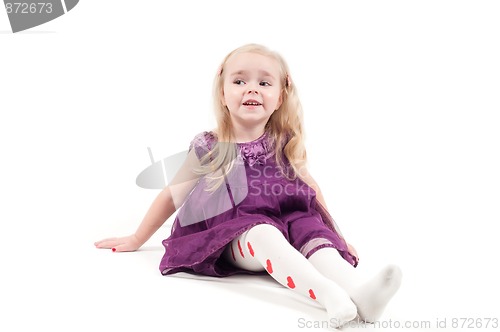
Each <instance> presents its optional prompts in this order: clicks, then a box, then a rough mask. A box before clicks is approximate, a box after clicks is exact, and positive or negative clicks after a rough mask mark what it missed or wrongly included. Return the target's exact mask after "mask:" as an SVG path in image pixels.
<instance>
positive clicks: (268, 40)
mask: <svg viewBox="0 0 500 332" xmlns="http://www.w3.org/2000/svg"><path fill="white" fill-rule="evenodd" d="M141 4H142V5H141V6H138V5H137V3H136V2H131V1H128V2H127V1H118V0H112V1H106V2H89V1H80V3H79V4H78V5H77V6H76V7H75V8H74V9H73V10H72V11H71V12H69V13H68V14H66V15H64V16H63V17H60V18H58V19H56V20H54V21H52V22H49V23H47V24H44V25H42V26H40V27H37V28H34V29H32V30H30V31H26V32H24V33H19V34H12V33H11V32H10V26H9V23H8V20H7V16H6V14H5V12H4V11H3V10H2V9H1V8H0V63H1V66H2V67H1V70H0V147H1V150H0V249H1V250H0V271H1V272H0V304H1V306H0V308H1V309H0V331H11V332H18V331H19V332H20V331H23V332H24V331H38V330H40V331H51V332H59V331H61V332H62V331H85V332H88V331H93V332H108V331H121V332H128V331H169V330H179V329H181V330H186V331H205V330H211V329H212V328H216V330H217V331H256V330H265V331H273V330H274V331H276V330H277V331H295V330H297V331H326V330H328V326H325V324H326V325H328V322H327V321H326V322H325V319H326V318H325V317H326V316H325V313H324V312H323V310H322V309H321V308H319V307H318V306H317V305H316V304H315V303H314V302H313V301H311V300H309V299H303V298H301V297H299V296H296V295H295V294H293V293H292V292H290V291H288V290H287V289H284V288H282V287H281V286H279V285H278V284H277V283H275V282H274V281H273V280H272V279H270V278H269V277H242V276H238V277H230V278H225V279H216V278H202V277H194V276H192V275H188V274H177V275H172V276H167V277H165V276H162V275H161V274H160V273H159V270H158V264H159V262H160V259H161V257H162V255H163V248H162V245H161V240H162V239H164V238H166V237H167V236H168V234H169V223H170V222H171V220H170V221H169V222H168V223H167V224H166V225H165V226H164V227H162V228H161V229H160V231H159V232H158V233H156V234H155V235H154V237H153V238H151V240H150V241H148V243H147V244H146V245H145V246H144V247H143V248H142V249H141V250H140V251H137V252H135V253H126V254H116V253H112V252H110V251H109V250H97V249H95V248H94V247H93V242H94V241H96V240H99V239H101V238H103V237H108V236H119V235H126V234H129V233H130V232H133V231H134V230H135V228H136V227H137V225H138V223H139V222H140V220H141V219H142V217H143V215H144V213H145V212H146V210H147V208H148V206H149V204H150V203H151V202H152V200H153V199H154V197H155V195H156V193H157V191H155V190H146V189H141V188H139V187H137V186H136V185H135V177H136V176H137V174H139V172H141V171H142V170H143V169H144V168H145V167H147V166H148V165H149V164H150V158H149V155H148V152H147V147H151V148H152V151H153V153H154V156H155V158H157V159H159V158H163V157H166V156H169V155H172V154H174V153H177V152H180V151H183V150H185V149H186V148H187V147H188V144H189V142H190V140H191V139H192V137H193V136H194V135H195V134H197V133H198V132H200V131H202V130H206V129H210V128H211V127H212V124H213V122H210V121H213V118H212V114H211V112H210V105H211V95H210V92H211V83H212V78H213V75H214V74H215V72H216V68H217V67H218V65H219V63H220V61H221V60H222V58H223V57H224V56H225V55H226V53H227V52H229V51H230V50H232V49H233V48H235V47H237V46H240V45H242V44H244V43H247V42H258V43H263V44H265V45H267V46H269V47H271V48H273V49H276V50H278V51H280V52H281V53H282V54H283V55H284V57H285V58H286V59H288V62H289V65H290V67H291V71H292V73H293V75H292V76H293V80H294V84H296V85H297V86H298V88H299V92H300V97H301V101H302V103H303V106H304V117H305V128H306V134H307V141H306V145H307V147H308V153H309V159H310V164H311V170H312V172H313V175H315V177H316V180H317V181H318V183H319V184H320V186H321V187H322V191H323V193H324V195H325V197H326V200H327V203H328V205H329V208H330V209H331V212H332V214H333V216H334V218H335V219H336V220H337V222H338V224H339V225H340V227H341V229H342V231H343V233H344V235H345V236H346V238H347V239H348V240H349V242H351V243H352V244H353V245H354V246H355V247H356V248H357V249H358V252H359V254H360V256H361V261H360V266H359V273H361V274H363V275H365V276H369V275H371V274H372V273H375V272H376V271H377V270H378V268H380V267H382V266H383V265H385V264H387V263H396V264H399V265H400V266H401V268H402V270H403V274H404V277H403V278H404V279H403V284H402V286H401V289H400V291H399V293H398V294H396V296H395V297H394V299H393V301H392V302H391V303H390V304H389V306H388V307H387V310H386V311H385V313H384V315H383V317H382V318H381V320H380V322H379V326H374V325H368V326H348V327H346V328H345V330H351V331H356V330H359V331H361V330H362V331H367V330H379V329H384V330H389V329H390V330H392V329H394V330H397V329H402V328H403V327H412V328H405V329H407V330H437V329H439V330H454V331H458V330H460V329H470V328H474V329H475V330H481V331H486V330H498V327H497V328H494V327H495V324H498V319H499V318H500V313H499V312H498V308H499V307H500V303H499V299H498V284H497V283H498V280H499V277H500V275H499V272H498V271H499V270H498V253H499V250H498V249H499V247H498V233H497V231H498V223H499V222H500V210H499V209H498V206H499V202H500V191H499V189H498V188H500V173H499V172H498V170H499V169H500V160H499V158H498V151H499V142H500V131H499V130H498V128H500V122H499V120H498V110H499V109H500V104H499V100H500V99H499V98H498V91H500V86H499V83H498V77H500V67H499V62H498V59H500V48H499V46H498V43H497V42H496V41H498V40H500V36H499V31H500V26H499V24H500V21H499V20H498V11H499V8H498V4H497V3H496V2H493V1H482V2H481V3H474V4H472V3H471V2H457V1H439V2H432V3H431V2H428V3H427V2H426V3H425V4H424V3H423V2H419V4H418V5H417V4H413V3H410V2H402V1H383V2H359V1H356V2H350V3H344V2H342V3H341V2H335V3H332V2H331V1H318V2H317V3H315V5H314V6H313V5H306V4H303V3H302V2H297V3H294V2H290V1H284V2H281V1H275V2H274V1H273V2H269V1H260V0H257V1H254V2H252V3H247V2H241V3H240V2H234V1H221V2H220V3H219V4H218V5H217V6H216V5H215V4H213V3H212V2H207V1H199V2H196V3H194V5H193V3H192V2H181V1H178V2H162V3H161V4H160V3H159V2H147V1H143V2H142V3H141ZM251 4H252V5H253V6H254V7H249V5H251ZM252 8H253V9H252ZM256 8H258V9H259V13H260V15H254V12H253V11H252V10H254V9H255V10H257V9H256ZM284 8H286V10H285V9H284ZM251 9H252V10H251ZM242 13H243V14H244V15H242ZM217 15H219V16H217ZM249 17H252V20H249ZM306 19H307V20H309V23H308V24H302V23H301V24H298V22H305V21H304V20H306ZM200 50H201V51H200ZM488 319H490V321H489V322H488ZM497 326H498V325H497Z"/></svg>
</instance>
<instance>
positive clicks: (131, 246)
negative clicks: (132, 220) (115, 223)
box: [94, 234, 142, 252]
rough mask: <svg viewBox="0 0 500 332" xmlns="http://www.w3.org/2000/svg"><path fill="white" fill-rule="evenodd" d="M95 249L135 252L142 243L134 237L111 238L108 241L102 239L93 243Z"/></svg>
mask: <svg viewBox="0 0 500 332" xmlns="http://www.w3.org/2000/svg"><path fill="white" fill-rule="evenodd" d="M94 245H95V246H96V248H99V249H111V250H113V251H118V252H120V251H136V250H137V249H139V248H140V247H141V245H142V243H141V242H140V241H139V240H138V239H137V237H136V236H135V234H134V235H129V236H124V237H113V238H109V239H104V240H101V241H97V242H95V243H94Z"/></svg>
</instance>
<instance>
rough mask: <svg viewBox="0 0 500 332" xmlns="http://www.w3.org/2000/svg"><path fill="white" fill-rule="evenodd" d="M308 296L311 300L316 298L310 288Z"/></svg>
mask: <svg viewBox="0 0 500 332" xmlns="http://www.w3.org/2000/svg"><path fill="white" fill-rule="evenodd" d="M309 297H310V298H311V299H313V300H316V294H314V291H313V290H312V289H310V290H309Z"/></svg>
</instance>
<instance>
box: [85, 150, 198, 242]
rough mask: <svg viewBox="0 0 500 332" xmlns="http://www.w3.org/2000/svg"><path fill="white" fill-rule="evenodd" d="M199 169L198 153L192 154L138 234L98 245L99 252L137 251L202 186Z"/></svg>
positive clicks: (109, 239)
mask: <svg viewBox="0 0 500 332" xmlns="http://www.w3.org/2000/svg"><path fill="white" fill-rule="evenodd" d="M198 165H199V160H198V158H197V157H196V154H195V152H194V149H193V150H191V152H189V153H188V156H187V158H186V160H185V161H184V164H183V165H182V166H181V168H180V170H179V171H178V172H177V174H176V175H175V177H174V179H173V180H172V183H171V184H169V185H168V186H167V187H165V188H164V189H163V190H162V191H161V192H160V193H159V194H158V196H157V197H156V199H155V200H154V201H153V203H152V204H151V207H150V208H149V210H148V211H147V213H146V215H145V216H144V218H143V220H142V222H141V224H140V225H139V227H138V228H137V230H136V231H135V233H134V234H131V235H128V236H124V237H115V238H108V239H104V240H100V241H97V242H95V243H94V245H95V246H96V247H97V248H104V249H113V251H135V250H137V249H139V248H140V247H141V246H142V245H143V244H144V243H146V241H147V240H149V239H150V238H151V236H153V234H154V233H155V232H156V231H157V230H158V229H159V228H160V227H161V226H162V225H163V224H164V223H165V221H166V220H167V219H168V218H169V217H170V216H171V215H172V214H173V213H174V212H175V211H176V210H177V208H178V207H180V206H181V205H182V204H183V203H184V200H185V199H186V197H187V195H188V194H189V193H190V192H191V190H192V189H193V187H194V186H195V185H196V183H197V182H198V177H199V176H198V175H197V174H195V173H194V172H193V169H194V167H197V166H198Z"/></svg>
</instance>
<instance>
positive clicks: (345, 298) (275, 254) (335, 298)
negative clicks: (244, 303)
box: [225, 224, 401, 327]
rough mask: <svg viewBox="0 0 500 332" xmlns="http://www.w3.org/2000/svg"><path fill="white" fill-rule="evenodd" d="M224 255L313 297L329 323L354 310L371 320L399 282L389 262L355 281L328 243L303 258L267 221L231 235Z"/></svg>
mask: <svg viewBox="0 0 500 332" xmlns="http://www.w3.org/2000/svg"><path fill="white" fill-rule="evenodd" d="M225 256H226V258H227V259H228V260H229V261H230V262H232V263H233V264H234V265H235V266H237V267H240V268H242V269H245V270H250V271H262V270H263V269H265V270H266V271H267V272H268V273H269V274H270V275H271V277H273V278H274V279H275V280H276V281H278V282H279V283H280V284H282V285H283V286H285V287H287V288H289V289H291V290H293V291H295V292H298V293H300V294H302V295H304V296H308V297H310V298H312V299H314V300H316V301H318V302H319V303H320V304H321V305H322V306H323V307H324V308H325V309H326V311H327V313H328V316H329V321H330V322H331V323H332V325H335V327H340V326H342V325H343V324H345V323H346V322H348V321H351V320H353V319H354V318H355V317H356V315H357V314H359V316H360V318H361V319H362V320H364V321H366V322H374V321H375V320H377V319H378V318H379V317H380V316H381V315H382V312H383V310H384V308H385V306H386V304H387V303H388V302H389V300H390V299H391V298H392V296H393V295H394V293H396V291H397V290H398V288H399V285H400V283H401V271H400V269H399V268H398V267H397V266H394V265H390V266H387V267H386V268H384V269H383V270H382V271H381V272H380V273H379V274H378V275H376V276H375V277H374V278H373V279H372V280H370V281H368V282H365V283H361V282H360V281H359V280H358V279H359V278H358V276H357V274H356V271H355V269H353V268H352V266H350V265H349V263H347V262H346V261H345V260H344V259H343V258H342V257H341V256H340V255H339V253H338V251H337V250H336V249H334V248H323V249H320V250H318V251H316V252H315V253H314V254H312V255H311V257H309V259H306V258H305V257H304V256H303V255H302V254H301V253H300V252H298V251H297V250H296V249H295V248H294V247H293V246H292V245H290V243H288V241H287V240H286V239H285V237H284V236H283V234H281V232H280V231H279V230H278V229H277V228H276V227H274V226H272V225H268V224H261V225H257V226H254V227H253V228H251V229H250V230H248V231H246V232H245V233H243V234H242V235H240V236H239V237H237V238H236V239H234V240H233V241H232V242H231V243H230V244H229V245H228V246H227V248H226V250H225Z"/></svg>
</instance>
